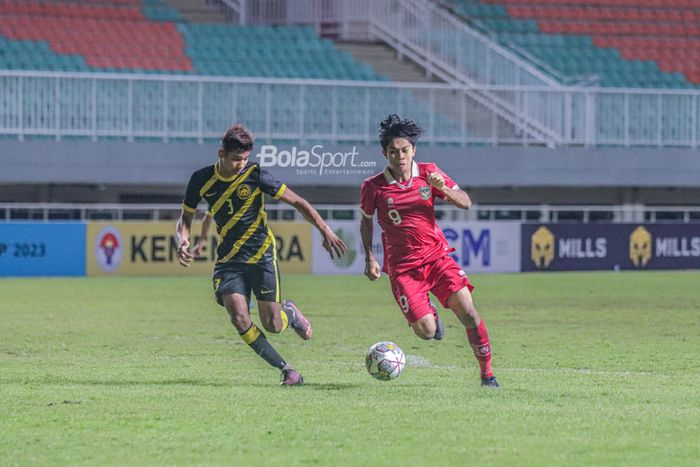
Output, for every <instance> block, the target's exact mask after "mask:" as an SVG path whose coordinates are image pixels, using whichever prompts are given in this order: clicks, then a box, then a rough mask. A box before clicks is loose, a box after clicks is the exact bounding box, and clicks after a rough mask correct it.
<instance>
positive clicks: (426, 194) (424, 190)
mask: <svg viewBox="0 0 700 467" xmlns="http://www.w3.org/2000/svg"><path fill="white" fill-rule="evenodd" d="M419 191H420V197H421V198H423V199H425V200H428V199H430V187H429V186H422V187H420V190H419Z"/></svg>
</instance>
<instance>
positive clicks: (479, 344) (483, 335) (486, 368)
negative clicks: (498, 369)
mask: <svg viewBox="0 0 700 467" xmlns="http://www.w3.org/2000/svg"><path fill="white" fill-rule="evenodd" d="M467 339H469V345H471V346H472V350H473V351H474V356H475V357H476V360H477V361H478V362H479V367H480V368H481V377H482V378H490V377H492V376H493V370H492V369H491V345H490V344H489V333H488V332H487V331H486V324H484V320H481V323H479V325H478V326H477V327H476V328H467Z"/></svg>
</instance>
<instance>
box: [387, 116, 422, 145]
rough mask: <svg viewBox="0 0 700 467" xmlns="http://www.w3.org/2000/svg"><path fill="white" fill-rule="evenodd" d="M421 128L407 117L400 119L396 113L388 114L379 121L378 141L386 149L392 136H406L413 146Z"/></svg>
mask: <svg viewBox="0 0 700 467" xmlns="http://www.w3.org/2000/svg"><path fill="white" fill-rule="evenodd" d="M421 133H423V129H422V128H421V127H419V126H418V125H416V122H414V121H413V120H409V119H407V118H406V119H403V120H402V119H401V117H399V116H398V115H396V114H391V115H388V116H387V117H386V118H385V119H384V120H382V121H381V123H379V143H380V144H381V145H382V149H384V150H385V151H386V148H387V147H388V146H389V144H390V143H391V141H392V140H393V139H394V138H406V139H407V140H408V141H409V142H410V143H411V144H412V145H413V146H415V145H416V142H417V141H418V139H419V138H420V135H421Z"/></svg>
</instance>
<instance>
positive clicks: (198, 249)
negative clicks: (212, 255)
mask: <svg viewBox="0 0 700 467" xmlns="http://www.w3.org/2000/svg"><path fill="white" fill-rule="evenodd" d="M210 226H211V213H209V211H207V212H206V213H205V214H204V217H203V218H202V231H201V232H200V234H199V238H198V239H197V244H196V245H195V246H194V250H192V253H193V255H194V257H195V258H199V257H200V256H201V255H202V252H203V251H204V247H205V245H206V244H207V238H208V237H209V227H210Z"/></svg>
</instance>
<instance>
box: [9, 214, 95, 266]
mask: <svg viewBox="0 0 700 467" xmlns="http://www.w3.org/2000/svg"><path fill="white" fill-rule="evenodd" d="M85 237H86V231H85V224H84V223H56V222H51V223H39V222H21V223H20V222H17V223H15V222H0V276H84V275H85Z"/></svg>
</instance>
